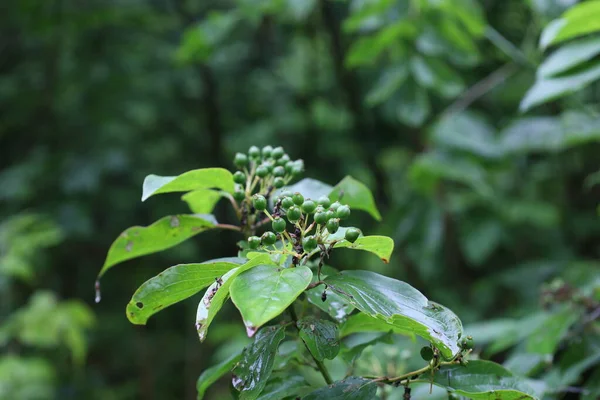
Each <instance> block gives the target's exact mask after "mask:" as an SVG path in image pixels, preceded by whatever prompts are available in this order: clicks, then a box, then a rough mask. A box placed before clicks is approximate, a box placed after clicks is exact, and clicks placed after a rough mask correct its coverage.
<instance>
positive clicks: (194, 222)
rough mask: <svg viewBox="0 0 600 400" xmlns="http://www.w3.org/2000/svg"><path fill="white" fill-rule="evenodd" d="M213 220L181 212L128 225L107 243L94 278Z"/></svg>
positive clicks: (188, 235)
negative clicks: (110, 242)
mask: <svg viewBox="0 0 600 400" xmlns="http://www.w3.org/2000/svg"><path fill="white" fill-rule="evenodd" d="M215 222H216V221H209V220H208V219H207V218H206V217H205V216H198V215H185V214H184V215H171V216H167V217H163V218H161V219H159V220H158V221H156V222H155V223H153V224H152V225H149V226H133V227H131V228H128V229H126V230H125V231H124V232H123V233H121V234H120V235H119V237H118V238H117V240H115V241H114V242H113V244H112V245H111V246H110V249H109V250H108V255H107V256H106V260H105V261H104V266H103V267H102V270H100V273H99V274H98V277H101V276H102V275H104V273H106V271H107V270H108V269H110V268H111V267H113V266H114V265H116V264H118V263H121V262H123V261H126V260H131V259H132V258H136V257H140V256H144V255H146V254H152V253H157V252H159V251H162V250H166V249H168V248H170V247H173V246H175V245H178V244H179V243H181V242H183V241H184V240H186V239H189V238H191V237H192V236H195V235H197V234H199V233H200V232H204V231H205V230H207V229H211V228H214V227H215Z"/></svg>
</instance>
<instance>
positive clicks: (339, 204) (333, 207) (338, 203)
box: [329, 201, 342, 211]
mask: <svg viewBox="0 0 600 400" xmlns="http://www.w3.org/2000/svg"><path fill="white" fill-rule="evenodd" d="M341 205H342V204H341V203H340V202H339V201H335V202H333V203H331V205H330V206H329V209H330V210H331V211H337V209H338V208H339V207H340V206H341Z"/></svg>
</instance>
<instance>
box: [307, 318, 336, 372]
mask: <svg viewBox="0 0 600 400" xmlns="http://www.w3.org/2000/svg"><path fill="white" fill-rule="evenodd" d="M297 326H298V329H299V330H300V338H301V339H302V341H303V342H304V344H306V347H307V348H308V350H309V351H310V352H311V354H312V355H313V356H314V357H315V358H316V359H317V360H319V361H323V360H324V359H328V360H333V359H334V358H335V357H336V356H337V354H338V352H339V351H340V339H339V335H338V329H337V325H336V324H334V323H333V322H331V321H327V320H324V319H317V318H314V317H306V318H302V319H301V320H299V321H298V323H297Z"/></svg>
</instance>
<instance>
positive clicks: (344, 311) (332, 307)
mask: <svg viewBox="0 0 600 400" xmlns="http://www.w3.org/2000/svg"><path fill="white" fill-rule="evenodd" d="M323 290H324V289H323V287H316V288H314V289H311V290H307V291H306V298H307V299H308V301H309V302H311V303H312V304H314V305H315V306H317V307H319V308H320V309H321V310H323V311H325V312H326V313H327V314H329V315H330V316H331V317H332V318H333V319H335V320H336V321H338V322H340V321H343V320H345V319H346V318H347V317H348V315H350V313H351V312H352V311H353V310H354V306H353V305H352V304H348V301H347V300H346V299H343V298H342V297H340V295H339V294H337V293H335V292H332V291H331V290H328V291H327V298H326V299H325V301H323V298H322V296H323Z"/></svg>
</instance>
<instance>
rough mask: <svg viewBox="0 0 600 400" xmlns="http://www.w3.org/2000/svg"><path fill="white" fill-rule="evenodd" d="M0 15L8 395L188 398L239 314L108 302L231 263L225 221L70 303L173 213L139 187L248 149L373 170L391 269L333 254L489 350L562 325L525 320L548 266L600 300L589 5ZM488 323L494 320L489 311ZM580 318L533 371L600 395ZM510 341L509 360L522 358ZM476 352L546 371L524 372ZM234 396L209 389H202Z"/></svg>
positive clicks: (425, 0)
mask: <svg viewBox="0 0 600 400" xmlns="http://www.w3.org/2000/svg"><path fill="white" fill-rule="evenodd" d="M578 3H580V4H578ZM0 10H2V12H0V32H1V34H0V49H1V53H0V104H2V107H0V204H1V207H0V219H1V221H2V222H1V226H0V295H1V296H2V299H3V301H2V305H1V313H2V314H0V318H1V324H2V328H1V329H0V345H1V346H2V349H3V352H4V351H5V350H6V354H7V355H5V356H2V358H0V398H4V397H5V395H4V393H10V395H9V398H23V399H40V398H41V399H44V398H52V397H53V396H54V397H59V398H61V399H75V398H77V399H78V398H86V399H87V398H89V399H95V398H102V399H129V398H144V399H153V398H156V399H169V398H194V397H195V396H196V388H195V381H196V379H197V378H198V375H199V374H200V372H201V371H202V370H204V369H206V367H207V366H208V365H210V364H212V363H213V362H214V361H220V360H224V359H227V358H228V357H229V356H230V355H231V354H233V353H234V352H235V348H236V346H235V344H236V343H237V344H238V345H239V344H240V343H246V339H245V338H244V332H243V329H242V328H241V326H240V325H239V324H238V325H236V324H232V325H226V327H227V328H226V329H225V328H223V331H222V334H220V335H219V334H214V335H213V338H210V337H209V339H208V340H207V342H206V343H204V344H203V345H200V344H199V343H198V341H197V335H196V332H195V330H194V328H193V326H192V324H189V325H185V324H182V321H191V320H192V318H193V315H194V313H195V303H194V302H193V301H192V302H188V303H182V304H179V305H176V306H173V307H172V308H171V309H170V310H169V312H166V313H161V314H160V315H158V316H156V317H155V318H154V320H153V321H150V323H149V324H148V326H147V327H144V328H139V327H134V326H131V325H130V324H129V322H128V321H127V319H126V318H125V316H124V313H123V310H124V307H125V305H126V304H127V303H128V301H129V299H130V297H129V296H130V294H131V293H132V292H133V290H134V289H135V288H137V287H138V286H139V285H140V284H141V283H142V282H144V281H145V280H146V279H148V278H149V277H151V276H153V275H155V274H157V273H158V272H160V271H162V270H164V269H165V268H166V267H168V266H171V265H174V264H176V263H179V262H192V261H198V260H205V259H210V258H216V257H222V256H226V255H229V254H232V253H233V252H234V251H235V242H236V240H237V239H238V237H237V236H236V235H235V234H234V233H231V232H223V233H220V234H219V235H217V236H213V237H208V236H203V235H202V234H201V235H199V236H198V237H197V238H195V239H193V240H191V241H188V242H186V243H185V244H183V245H181V246H179V247H176V248H175V249H173V250H170V251H168V252H165V253H164V254H160V255H154V256H150V257H147V258H144V259H142V260H135V261H130V262H128V265H125V266H123V268H122V270H121V272H122V273H120V274H112V275H111V274H108V276H107V277H106V278H105V280H104V281H103V291H102V292H103V293H102V295H103V300H102V302H101V303H100V304H99V305H97V306H95V307H94V308H93V310H94V311H95V313H96V317H95V318H92V316H91V315H90V314H89V311H87V310H88V309H87V308H86V307H84V306H83V305H82V303H81V302H85V303H87V304H89V305H91V304H92V303H93V299H94V280H95V276H96V274H97V272H98V270H99V268H100V267H101V265H102V262H103V258H104V255H105V250H106V249H107V248H108V247H109V246H110V243H111V241H112V240H113V238H114V237H115V236H116V235H117V234H118V233H119V232H121V231H122V230H123V228H124V227H126V226H132V225H137V224H141V225H147V224H149V223H151V222H152V221H155V220H157V219H158V218H159V217H160V216H162V215H166V214H168V213H172V212H174V211H173V210H175V211H177V210H181V211H184V210H186V207H185V204H184V203H183V202H178V201H177V199H176V198H175V197H160V198H158V197H157V198H154V199H151V200H149V201H148V202H147V203H144V205H143V206H142V204H141V203H139V202H136V200H137V199H139V196H140V185H139V182H141V181H142V179H143V177H144V176H146V175H147V174H149V173H159V174H161V175H177V174H179V173H181V172H183V171H186V170H190V169H194V168H198V167H208V166H225V167H229V166H230V161H229V160H230V159H231V156H232V155H233V154H234V153H235V152H236V151H240V150H242V151H245V150H246V149H247V148H248V147H249V146H250V145H251V144H281V145H283V146H285V147H286V149H288V151H289V152H290V155H291V156H292V157H293V158H303V159H304V160H305V162H306V166H307V169H308V171H307V175H308V176H312V177H315V178H318V179H321V180H323V181H325V182H329V183H334V182H337V181H338V180H339V178H340V177H342V176H345V175H348V174H350V175H352V176H354V177H356V178H357V179H359V180H361V181H362V182H366V183H367V184H368V186H370V187H371V188H372V189H373V190H374V193H375V197H376V202H377V204H378V206H379V209H380V211H381V214H382V216H383V224H382V225H378V224H376V223H375V222H372V221H370V219H369V218H368V217H364V220H361V221H360V225H361V227H364V230H365V231H370V232H372V233H382V234H387V235H390V236H392V237H393V238H394V239H395V241H396V253H395V254H394V256H393V258H392V260H393V261H392V263H391V264H389V265H381V264H380V263H378V262H377V261H376V260H373V259H372V258H370V257H368V256H362V255H356V254H352V255H347V254H346V255H345V254H344V253H342V254H340V255H335V256H334V257H336V260H335V263H336V264H338V265H344V266H346V267H348V268H359V267H360V268H361V269H372V270H375V271H378V272H382V273H385V274H387V275H391V276H393V277H395V278H399V279H403V280H406V281H407V282H410V283H411V284H412V285H413V286H415V287H416V288H418V289H419V290H421V291H423V293H425V294H426V295H427V296H428V297H430V298H433V299H436V300H437V301H439V302H441V303H443V304H445V305H447V306H449V307H450V308H452V309H453V310H454V311H455V312H456V313H457V314H458V315H459V316H460V317H461V319H463V321H466V322H473V323H475V322H478V324H483V328H486V327H487V328H486V329H488V330H491V331H492V333H491V334H490V336H489V339H487V340H482V342H481V344H484V343H495V341H496V340H498V338H497V335H498V332H508V331H510V329H511V328H510V326H514V324H515V323H516V324H519V326H528V327H529V328H528V329H531V332H534V331H535V328H536V327H538V328H539V329H543V328H541V327H543V326H544V325H543V323H544V321H546V319H544V318H545V317H547V318H550V316H553V318H554V317H556V318H561V316H562V315H563V314H561V313H560V310H559V311H556V313H558V314H555V313H554V312H550V313H547V314H544V313H542V314H540V315H542V317H535V315H538V314H539V313H540V312H542V309H541V305H540V302H539V299H540V293H541V292H543V291H542V289H541V288H542V284H544V283H548V282H551V281H552V280H553V279H554V278H556V277H561V278H562V279H563V281H564V282H567V283H569V285H573V286H574V287H579V286H582V289H581V290H583V291H585V290H588V291H591V292H590V293H592V295H591V296H592V297H594V296H595V297H594V298H595V299H596V301H597V300H598V294H597V293H598V292H597V287H598V286H597V282H598V280H597V277H598V274H599V273H600V272H599V271H600V263H599V262H598V259H599V256H600V247H599V246H598V243H600V241H599V239H600V220H599V219H598V208H597V207H598V203H599V202H600V201H599V200H600V185H598V184H597V178H596V179H595V178H594V176H596V177H597V176H598V175H597V174H596V175H592V174H593V173H595V172H597V171H598V170H599V169H600V166H599V165H598V154H600V143H599V142H600V114H599V112H600V109H599V107H598V101H599V96H600V92H599V90H598V78H599V75H598V40H599V38H598V34H597V33H595V32H597V31H598V27H597V21H599V20H600V18H599V17H598V1H593V0H588V1H584V2H577V1H575V0H567V1H565V0H560V1H559V0H528V1H522V0H485V1H479V2H477V1H475V0H437V1H433V0H411V1H405V2H401V1H390V0H353V1H332V0H307V1H302V2H299V1H295V0H263V1H257V0H221V1H205V2H193V1H185V0H181V1H173V0H168V1H167V0H155V1H141V0H138V1H122V0H110V1H99V0H92V1H87V2H78V1H72V0H71V1H70V0H51V1H46V2H37V1H33V0H21V1H9V2H7V3H6V4H3V5H2V6H0ZM565 11H566V13H564V12H565ZM563 13H564V14H563ZM520 110H521V111H520ZM524 111H526V113H522V112H524ZM584 182H585V183H587V184H584ZM217 216H218V219H219V220H220V221H221V220H227V218H228V217H230V215H228V214H227V211H226V210H225V208H224V207H222V208H221V207H218V208H217ZM353 218H357V219H358V218H359V217H357V216H353ZM357 222H358V221H357ZM59 242H60V245H58V246H56V244H58V243H59ZM50 246H51V247H50ZM332 263H333V262H332ZM125 271H127V272H125ZM577 271H583V272H581V274H579V277H578V272H577ZM581 277H584V278H581ZM594 282H595V286H593V284H594ZM586 285H592V286H593V287H591V289H590V288H588V287H587V286H586ZM594 288H595V289H594ZM594 290H595V292H594ZM594 293H595V294H594ZM4 299H7V300H6V301H5V300H4ZM232 311H233V309H232V308H231V307H229V308H227V309H224V312H223V316H221V317H219V318H220V319H221V321H220V322H222V323H226V322H231V321H228V320H227V317H226V316H229V317H230V318H233V316H234V315H236V314H235V313H233V312H232ZM544 316H545V317H544ZM235 318H237V317H235ZM492 318H494V319H496V318H502V319H501V320H496V321H494V323H493V324H491V323H490V324H488V323H482V321H485V320H488V319H492ZM532 318H533V319H532ZM536 318H537V319H536ZM94 319H95V320H96V321H101V323H96V324H95V325H94V326H93V328H92V329H91V330H89V331H88V328H91V327H92V321H93V320H94ZM542 319H543V321H542ZM499 321H500V322H502V321H503V322H506V323H507V324H503V323H500V322H499ZM507 321H512V322H507ZM236 322H237V321H236ZM567 322H569V324H567V325H569V326H573V327H577V326H581V325H580V324H579V323H578V322H573V325H570V320H569V321H567ZM547 323H551V322H547ZM511 324H512V325H511ZM536 324H537V325H536ZM540 324H541V325H540ZM216 326H217V325H215V330H216V329H217V328H216ZM474 327H477V326H474ZM584 328H585V329H583V330H577V329H579V328H577V329H576V332H575V334H572V333H571V331H568V332H567V333H566V334H563V333H564V332H562V331H560V330H559V331H560V332H559V333H560V334H557V337H559V338H560V339H559V342H558V343H559V345H557V346H556V347H555V346H551V347H552V348H553V349H554V350H553V351H554V352H555V356H553V357H550V361H548V357H547V356H545V357H546V358H544V360H543V361H544V362H545V363H548V362H553V360H554V363H555V365H556V366H557V367H556V368H555V369H552V370H551V371H556V372H550V374H553V373H554V374H559V373H560V376H562V377H563V378H564V379H562V380H561V379H558V378H556V379H555V382H559V383H560V382H562V383H560V385H563V383H564V382H570V383H568V384H565V385H578V384H584V385H588V387H590V391H591V390H596V391H597V390H598V385H597V384H596V386H593V385H594V382H595V380H594V377H597V376H598V374H599V372H598V371H599V370H598V366H597V364H598V360H595V361H589V360H588V361H586V354H587V353H588V352H589V351H594V349H596V350H595V351H597V347H596V346H597V336H598V324H597V322H594V321H592V322H591V323H587V324H584ZM505 329H508V331H506V330H505ZM513 329H514V328H513ZM85 332H90V334H89V335H86V334H85ZM478 332H479V333H478V334H479V335H482V333H481V331H480V330H479V331H478ZM521 334H522V333H521ZM507 335H508V334H507ZM509 337H511V338H512V339H510V340H509V341H508V342H510V343H508V342H507V344H504V345H503V346H504V347H503V349H508V348H511V347H512V346H517V347H518V346H521V345H523V346H525V347H526V348H529V347H528V345H527V344H526V343H525V344H522V340H524V339H525V338H524V337H521V336H519V335H517V337H513V336H511V335H509ZM229 338H231V340H235V342H231V343H229V342H227V340H226V339H229ZM226 342H227V343H226ZM87 343H89V344H87ZM223 343H226V347H223V348H222V349H220V350H219V351H215V348H216V347H217V346H218V345H221V344H223ZM486 346H487V344H486ZM548 346H549V345H548ZM500 347H502V346H500ZM548 348H550V347H547V348H546V349H548ZM86 349H88V351H87V357H84V355H85V354H86ZM227 349H230V350H227ZM406 349H408V350H410V349H409V346H407V347H406ZM483 350H484V351H489V354H490V355H493V357H494V359H495V360H496V361H500V362H503V361H506V362H507V363H508V364H510V365H511V366H515V365H516V366H519V365H521V366H522V367H523V369H522V370H520V371H519V372H521V373H523V374H527V375H529V376H535V377H539V376H540V370H539V365H537V364H536V365H531V369H526V368H525V366H526V365H525V364H526V363H525V362H524V361H522V360H519V359H515V358H514V357H516V356H515V355H514V354H512V353H509V352H506V351H504V350H499V352H493V351H491V350H485V348H483ZM529 350H531V348H529ZM526 353H527V352H526ZM390 357H396V358H398V357H402V353H400V356H398V355H397V354H396V353H390ZM528 360H529V361H528V362H531V360H532V359H531V358H529V359H528ZM73 361H76V362H75V363H73ZM84 361H85V362H84ZM534 361H535V360H534ZM77 362H79V363H80V364H77ZM369 365H374V364H373V363H372V362H371V363H370V364H367V366H369ZM527 365H529V364H527ZM542 365H546V364H542ZM594 365H596V366H595V367H593V366H594ZM571 367H573V368H574V369H573V368H571ZM547 368H548V367H547V366H543V367H542V370H543V371H546V369H547ZM570 368H571V369H570ZM594 368H595V369H594ZM551 377H552V375H550V377H549V378H547V379H550V378H551ZM596 381H597V379H596ZM7 382H8V383H10V385H11V386H7ZM19 382H26V385H20V384H19ZM586 382H587V383H586ZM563 386H564V385H563ZM594 387H595V389H594ZM5 388H8V389H5ZM228 392H229V391H228V389H227V383H226V382H224V383H222V384H221V385H216V386H215V387H213V388H211V389H210V390H209V392H208V395H210V396H213V397H212V398H217V399H218V398H226V396H227V395H228ZM560 393H564V392H560ZM590 393H592V394H589V396H588V397H587V398H590V399H591V398H594V397H592V396H593V393H594V392H590ZM596 393H597V392H596ZM562 395H563V394H559V395H557V396H562ZM390 398H391V397H390ZM397 398H398V397H397Z"/></svg>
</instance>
